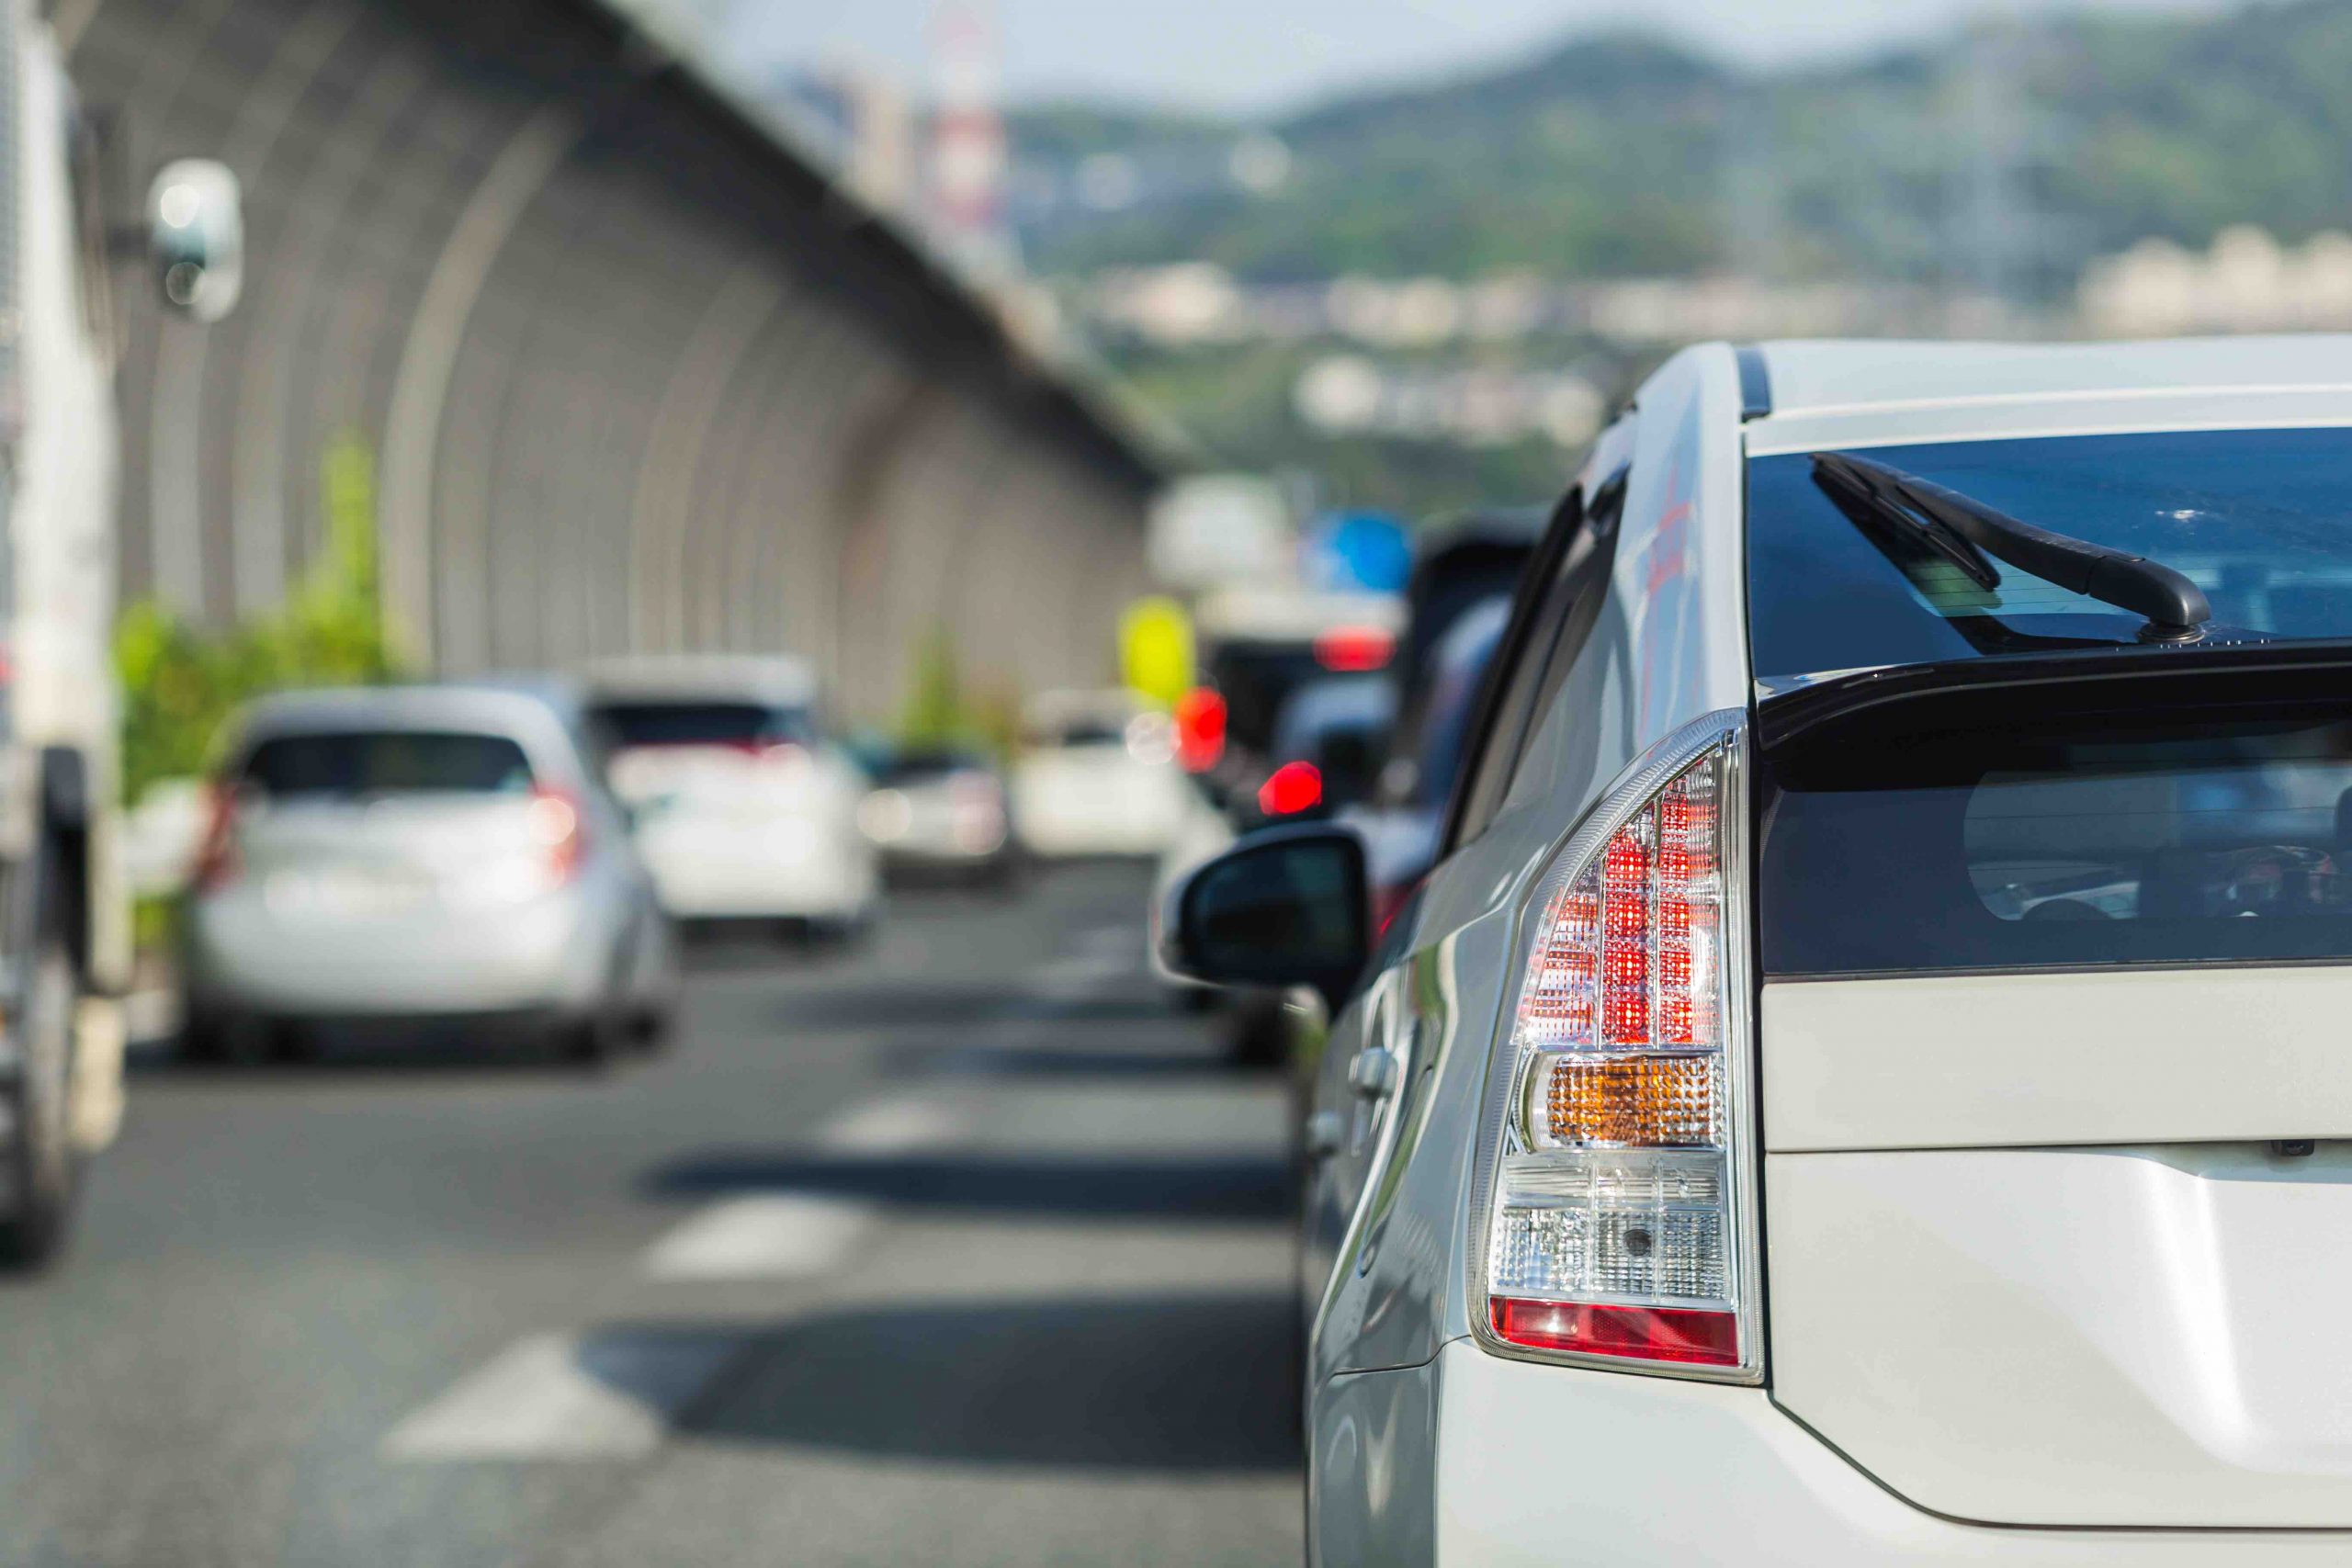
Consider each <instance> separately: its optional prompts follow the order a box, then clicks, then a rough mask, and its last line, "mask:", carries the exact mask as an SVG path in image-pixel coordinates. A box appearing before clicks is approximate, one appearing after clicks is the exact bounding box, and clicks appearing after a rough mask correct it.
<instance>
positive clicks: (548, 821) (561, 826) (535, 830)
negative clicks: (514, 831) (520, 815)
mask: <svg viewBox="0 0 2352 1568" xmlns="http://www.w3.org/2000/svg"><path fill="white" fill-rule="evenodd" d="M524 821H525V823H526V830H527V831H528V832H529V834H530V836H531V843H532V845H533V847H534V848H536V849H537V851H538V852H539V853H540V855H541V856H542V857H544V863H545V865H546V867H547V874H548V880H549V881H550V882H552V883H554V884H555V885H557V886H561V885H563V884H564V883H567V882H570V881H571V879H572V878H573V877H575V876H577V875H579V874H580V868H581V865H582V863H584V862H585V861H586V859H587V855H588V837H587V825H586V823H584V822H583V821H582V819H581V809H580V802H579V799H578V798H577V797H576V796H574V795H572V794H571V792H570V791H568V790H560V789H556V788H554V787H552V786H551V785H548V784H539V785H537V786H535V787H534V788H533V789H532V791H531V804H530V807H529V809H528V812H527V814H526V817H525V818H524Z"/></svg>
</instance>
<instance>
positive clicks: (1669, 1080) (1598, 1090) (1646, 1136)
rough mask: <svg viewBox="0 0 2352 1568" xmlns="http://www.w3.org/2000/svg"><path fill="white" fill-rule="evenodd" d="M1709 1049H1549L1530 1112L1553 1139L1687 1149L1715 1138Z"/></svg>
mask: <svg viewBox="0 0 2352 1568" xmlns="http://www.w3.org/2000/svg"><path fill="white" fill-rule="evenodd" d="M1716 1060H1717V1058H1716V1056H1715V1055H1714V1054H1713V1052H1705V1053H1702V1054H1698V1055H1651V1054H1643V1055H1611V1056H1555V1057H1554V1058H1552V1060H1551V1061H1550V1063H1549V1064H1548V1065H1547V1066H1544V1068H1543V1069H1541V1072H1542V1076H1541V1077H1539V1078H1538V1080H1537V1082H1538V1084H1539V1086H1540V1089H1539V1092H1540V1095H1541V1099H1540V1100H1539V1101H1538V1103H1537V1104H1536V1105H1535V1106H1533V1107H1531V1109H1532V1110H1534V1111H1537V1112H1538V1114H1537V1115H1536V1116H1534V1117H1532V1118H1531V1120H1532V1121H1533V1122H1535V1123H1536V1125H1537V1126H1539V1127H1541V1128H1542V1129H1543V1130H1544V1133H1545V1134H1548V1135H1549V1141H1550V1142H1552V1143H1554V1144H1567V1145H1578V1144H1585V1145H1589V1144H1603V1145H1619V1146H1630V1147H1635V1148H1690V1147H1694V1146H1704V1145H1710V1144H1713V1143H1714V1142H1715V1140H1716V1136H1717V1131H1716V1125H1715V1063H1716Z"/></svg>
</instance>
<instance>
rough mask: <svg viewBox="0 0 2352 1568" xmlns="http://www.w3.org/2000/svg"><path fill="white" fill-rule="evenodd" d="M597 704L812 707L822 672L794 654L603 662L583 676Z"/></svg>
mask: <svg viewBox="0 0 2352 1568" xmlns="http://www.w3.org/2000/svg"><path fill="white" fill-rule="evenodd" d="M582 678H583V679H584V680H585V681H586V682H587V684H588V686H589V688H590V690H591V692H592V693H593V694H594V696H595V697H597V698H602V699H605V700H612V699H616V698H617V699H654V700H659V699H662V698H673V699H676V700H678V701H681V702H696V701H699V702H711V701H727V700H730V699H732V700H739V701H749V702H769V703H782V704H787V705H794V706H806V705H809V704H810V703H813V702H815V701H816V700H817V685H818V682H817V670H816V666H814V665H813V664H811V663H809V660H805V659H798V658H795V657H793V656H791V655H789V654H760V653H656V654H636V655H631V656H629V657H628V658H622V659H607V660H599V661H597V662H596V663H594V664H591V665H590V666H588V667H587V669H586V670H585V671H582Z"/></svg>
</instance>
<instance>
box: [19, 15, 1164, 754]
mask: <svg viewBox="0 0 2352 1568" xmlns="http://www.w3.org/2000/svg"><path fill="white" fill-rule="evenodd" d="M52 19H53V22H54V25H55V27H56V28H57V30H58V33H59V36H60V39H61V41H62V42H63V43H64V44H65V46H66V48H67V49H68V51H69V63H70V66H71V69H72V71H73V73H74V78H75V81H76V83H77V85H78V87H79V89H80V91H81V94H82V96H83V99H84V101H85V104H87V105H89V106H91V107H95V108H98V109H102V110H105V111H108V119H109V123H111V124H113V125H114V126H115V127H116V136H117V139H118V141H119V144H120V146H121V148H122V152H123V155H122V156H121V157H120V158H119V160H118V164H119V167H120V168H122V169H124V170H127V171H129V172H130V174H132V175H135V176H136V177H138V178H140V179H143V177H144V175H145V174H146V173H147V172H148V171H150V170H152V169H153V167H154V166H155V165H156V164H159V163H160V162H161V161H163V160H164V159H166V158H170V157H175V156H182V155H191V154H196V155H209V156H219V157H220V158H222V159H224V160H225V161H226V162H227V163H228V164H230V166H231V167H232V169H234V170H235V172H236V174H237V175H238V176H239V178H240V179H241V181H242V182H243V186H244V189H245V197H246V221H247V237H248V261H247V273H246V291H245V298H244V302H243V306H242V307H241V309H240V310H238V312H237V313H236V314H234V315H233V316H232V317H231V318H230V319H229V320H227V321H223V322H220V323H219V324H217V325H215V326H212V327H209V328H205V327H198V326H195V325H191V324H189V323H187V322H183V321H176V320H173V319H169V318H166V317H164V316H163V315H162V314H161V313H160V312H159V311H158V310H156V309H155V308H154V306H153V303H152V301H150V300H148V299H146V298H145V297H144V295H143V294H142V293H141V291H140V290H139V289H138V288H136V287H130V288H125V289H124V290H123V292H124V294H125V296H126V300H125V310H124V314H125V317H126V323H125V325H126V333H127V342H126V346H125V352H124V359H123V365H122V371H121V388H122V406H123V416H124V423H123V434H124V449H125V451H124V455H125V459H126V461H125V468H126V472H125V476H124V486H123V498H122V519H121V521H122V530H121V532H122V552H123V563H122V564H123V580H124V588H125V592H126V593H127V594H129V595H133V596H135V595H140V594H147V593H153V594H154V595H156V596H158V597H160V598H161V599H163V600H164V602H165V603H167V604H172V605H174V606H175V607H177V608H180V609H182V610H184V611H186V612H187V613H189V614H191V615H197V616H198V617H201V618H202V619H204V620H206V621H208V622H210V623H214V624H219V623H221V622H224V621H227V620H229V619H231V618H232V617H235V616H238V615H245V614H249V613H252V612H254V611H256V610H259V609H264V608H266V607H268V606H270V605H273V604H276V603H277V602H278V601H279V600H280V598H281V597H282V595H283V593H284V592H285V590H286V588H287V586H288V584H289V583H290V582H292V581H296V579H297V577H298V575H299V574H300V572H301V570H303V568H304V566H305V565H306V563H307V562H308V561H310V560H311V558H312V557H313V555H314V553H315V552H316V551H317V549H318V548H319V547H320V544H321V542H322V530H323V515H322V514H323V501H322V479H321V472H322V468H321V466H322V460H323V458H324V457H325V455H326V454H327V452H328V451H329V450H330V448H331V447H333V446H334V445H335V444H336V443H338V442H347V441H348V440H350V439H351V438H353V437H356V438H357V439H359V440H360V441H363V442H365V443H366V444H367V446H368V448H369V449H370V450H371V451H372V453H373V455H374V457H375V459H376V472H377V487H376V498H377V506H378V519H379V543H380V549H381V555H382V572H383V592H384V597H385V603H386V606H387V609H388V611H389V612H390V615H391V616H392V619H393V624H394V626H395V629H396V631H397V632H398V633H399V634H400V635H401V637H402V638H403V639H404V641H405V644H406V646H407V648H408V649H409V650H410V651H411V653H412V655H413V656H414V657H416V658H417V659H418V660H419V661H420V662H421V663H423V664H424V666H425V667H426V668H428V669H432V670H435V671H440V672H443V673H449V674H467V673H476V672H482V671H504V670H515V669H526V668H547V667H552V668H564V667H568V666H571V665H573V664H576V663H577V662H579V661H581V660H586V659H589V658H593V657H595V656H599V655H605V654H613V653H621V652H628V651H637V650H648V651H650V650H667V649H696V650H706V649H707V650H741V651H777V650H788V651H796V652H801V653H806V654H808V655H809V656H811V657H813V658H815V659H816V660H819V662H820V665H821V666H822V667H823V668H824V669H825V671H826V672H827V674H828V676H829V678H830V679H831V682H832V685H833V688H834V692H835V695H836V701H837V702H838V703H839V704H840V705H841V706H842V707H843V708H844V709H845V710H846V711H848V712H850V713H851V714H854V715H857V716H864V717H866V718H876V717H881V716H886V715H888V713H889V712H890V711H891V710H892V709H893V708H894V707H895V705H896V704H897V703H898V702H899V699H900V697H901V694H902V693H903V690H904V682H905V679H906V675H907V671H908V660H909V659H910V656H911V654H912V653H913V652H914V650H915V649H917V647H918V646H919V645H920V644H921V643H922V640H923V639H925V638H926V637H930V636H932V635H933V634H934V632H936V631H938V630H942V629H944V630H945V631H946V632H948V633H949V634H951V635H952V636H953V637H955V639H956V643H957V645H958V647H959V649H960V652H961V655H962V667H963V670H964V671H965V673H966V675H967V680H969V681H970V682H973V683H974V684H975V685H978V686H983V687H992V688H995V689H998V690H1020V691H1034V690H1036V689H1039V688H1041V687H1044V686H1048V685H1056V684H1064V683H1070V682H1081V683H1091V682H1100V681H1103V680H1104V679H1107V678H1108V677H1109V676H1110V675H1111V674H1112V672H1113V670H1114V657H1113V626H1114V618H1115V615H1116V614H1117V611H1118V608H1119V607H1120V605H1121V604H1124V603H1125V600H1126V599H1128V598H1129V597H1131V596H1132V595H1134V594H1135V593H1136V592H1141V591H1142V590H1143V588H1144V583H1145V574H1144V569H1143V510H1144V505H1145V502H1146V501H1147V499H1148V493H1149V491H1150V489H1151V487H1152V484H1153V480H1154V476H1153V475H1152V474H1151V472H1150V471H1149V468H1148V465H1147V464H1146V463H1145V462H1144V461H1143V460H1141V459H1140V458H1139V457H1136V454H1135V453H1134V452H1133V451H1131V450H1130V449H1129V448H1128V447H1127V446H1125V445H1124V444H1123V443H1122V442H1121V440H1120V439H1119V437H1118V436H1117V435H1115V434H1114V433H1112V432H1111V431H1110V430H1108V429H1107V428H1106V427H1105V426H1104V425H1103V424H1102V423H1100V422H1098V421H1097V420H1096V419H1095V418H1094V417H1093V416H1092V415H1091V413H1090V412H1089V411H1088V410H1087V409H1086V408H1085V407H1084V406H1083V405H1082V404H1080V402H1079V401H1077V400H1074V399H1073V398H1072V397H1071V396H1069V393H1068V391H1067V390H1066V389H1063V388H1062V387H1060V386H1059V385H1057V383H1056V382H1054V381H1053V380H1052V379H1051V378H1047V377H1045V376H1041V375H1039V374H1037V373H1035V371H1033V370H1031V369H1029V368H1026V367H1024V365H1023V361H1022V359H1021V357H1020V355H1018V354H1016V353H1014V352H1013V351H1012V350H1011V349H1010V348H1009V347H1008V346H1007V344H1006V342H1005V340H1004V338H1003V337H1002V334H1001V333H1000V332H999V331H998V330H997V328H996V327H995V325H994V324H993V323H992V322H991V321H989V319H988V318H987V317H986V316H985V315H984V314H983V313H982V312H980V311H979V310H977V309H976V308H974V307H973V306H972V305H971V304H970V303H969V302H968V300H967V299H965V298H964V297H963V296H961V295H960V294H957V293H956V291H955V290H953V289H952V288H949V287H948V286H946V285H945V284H944V282H943V281H942V279H941V277H940V276H939V275H938V274H937V273H936V272H934V271H933V270H932V269H931V268H930V267H929V266H927V265H925V264H924V263H923V262H922V260H921V259H920V258H918V257H917V256H916V255H915V254H914V253H913V252H911V251H910V250H909V249H908V248H907V247H906V246H905V245H904V244H903V243H899V241H898V240H896V239H895V238H894V237H893V236H891V235H890V234H888V233H887V232H884V231H881V230H879V229H878V228H877V227H876V225H874V224H873V223H871V222H870V221H868V220H865V218H864V216H863V215H862V214H861V213H860V212H859V211H858V210H857V209H854V207H852V206H851V205H849V204H847V203H846V202H843V201H842V200H841V199H839V198H838V197H835V195H834V194H833V193H832V192H831V189H830V188H829V187H828V186H826V185H825V183H824V182H823V181H822V180H821V179H820V177H818V176H817V175H814V174H813V173H812V172H811V171H810V170H809V168H808V167H807V166H806V165H805V164H801V163H800V162H798V161H797V160H796V159H795V158H793V157H792V156H791V155H790V154H788V153H786V152H783V151H782V150H780V149H778V148H776V147H775V146H774V145H773V144H772V143H771V142H770V141H768V140H767V139H766V138H765V137H764V136H763V135H762V134H761V133H760V132H759V131H757V130H756V129H754V128H753V127H752V126H750V125H748V124H746V123H745V122H744V121H743V120H741V118H738V117H737V116H736V115H735V114H734V113H733V112H732V111H731V110H730V109H729V107H727V106H726V105H724V104H723V103H722V102H720V101H719V100H718V99H717V98H715V97H714V96H711V95H710V94H708V93H707V91H705V90H704V89H703V88H702V87H700V86H699V85H697V84H696V83H695V82H694V81H693V80H691V79H690V78H688V77H686V76H684V74H682V73H680V72H679V71H678V70H677V69H676V68H675V67H674V66H671V65H668V64H665V63H663V62H660V61H659V60H658V59H656V58H654V57H653V56H651V55H650V53H649V52H648V51H647V50H646V48H645V46H644V45H643V44H642V43H641V42H640V41H639V40H638V39H635V38H634V37H633V36H632V35H631V34H629V33H628V32H627V31H626V29H624V28H621V27H620V26H619V25H618V24H616V23H615V22H614V21H613V20H612V19H611V18H610V17H609V16H607V15H606V14H605V13H604V12H603V11H601V10H600V9H598V8H597V7H595V6H593V5H590V4H587V3H585V0H492V3H490V4H481V3H479V0H476V3H473V4H458V0H57V3H56V5H55V6H54V8H53V13H52ZM130 199H135V194H134V193H118V196H117V202H118V206H120V205H122V204H123V203H124V202H126V201H127V200H130Z"/></svg>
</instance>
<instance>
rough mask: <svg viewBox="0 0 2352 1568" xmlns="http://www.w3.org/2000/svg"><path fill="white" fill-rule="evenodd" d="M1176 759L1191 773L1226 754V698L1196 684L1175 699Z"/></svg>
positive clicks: (1207, 768) (1206, 769)
mask: <svg viewBox="0 0 2352 1568" xmlns="http://www.w3.org/2000/svg"><path fill="white" fill-rule="evenodd" d="M1172 717H1173V718H1174V719H1175V721H1176V761H1177V765H1178V766H1180V767H1182V769H1183V770H1184V771H1185V772H1186V773H1207V772H1208V771H1209V770H1210V769H1211V768H1214V767H1216V765H1217V762H1218V760H1219V759H1221V758H1222V757H1224V755H1225V699H1224V698H1223V697H1221V696H1219V695H1218V694H1216V693H1215V692H1213V691H1211V690H1210V689H1209V688H1208V687H1206V686H1195V687H1193V689H1192V690H1191V691H1189V692H1186V693H1185V694H1183V695H1182V696H1181V697H1179V698H1177V699H1176V707H1175V711H1174V713H1173V714H1172Z"/></svg>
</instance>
